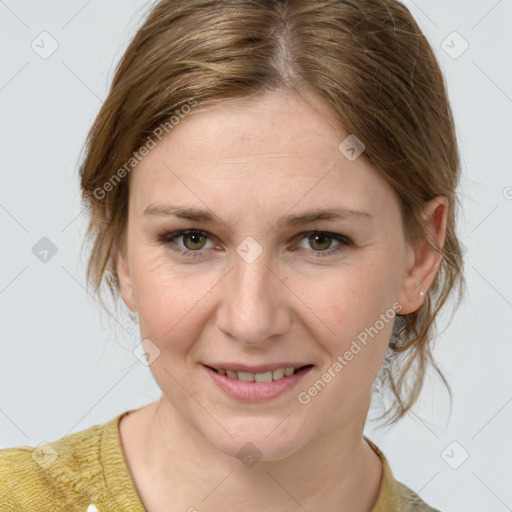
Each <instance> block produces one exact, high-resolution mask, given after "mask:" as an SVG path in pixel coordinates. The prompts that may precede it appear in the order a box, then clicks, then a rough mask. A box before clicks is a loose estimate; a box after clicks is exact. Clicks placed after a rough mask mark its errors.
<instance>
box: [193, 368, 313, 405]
mask: <svg viewBox="0 0 512 512" xmlns="http://www.w3.org/2000/svg"><path fill="white" fill-rule="evenodd" d="M279 364H282V363H279ZM202 366H203V368H204V369H205V370H206V373H207V374H208V375H209V376H210V378H211V379H212V380H213V382H214V383H215V384H217V386H218V387H219V388H220V389H221V390H222V391H224V393H226V394H227V395H228V396H229V397H231V398H234V399H236V400H239V401H242V402H265V401H268V400H274V399H276V398H278V397H279V396H281V395H283V394H285V393H286V392H289V391H290V390H291V389H293V388H294V387H295V386H297V385H298V383H299V382H300V381H301V380H302V379H303V378H304V377H305V376H306V375H307V374H308V373H309V372H310V371H311V370H312V369H313V367H314V365H312V364H310V365H306V366H302V367H301V368H300V369H298V370H297V371H296V372H294V373H293V374H291V375H289V376H280V375H278V378H277V379H273V378H271V379H269V376H272V377H273V372H274V371H275V372H279V368H276V369H275V370H273V372H270V371H268V372H260V373H256V374H252V373H250V372H232V371H231V370H226V372H229V373H234V374H235V377H234V378H233V377H231V376H230V375H229V374H228V375H222V374H221V373H219V371H217V370H215V369H213V368H211V367H210V366H207V365H204V364H203V365H202ZM241 366H242V365H238V366H236V367H237V368H240V367H241ZM269 366H271V365H269ZM269 366H265V367H264V369H268V368H269ZM274 366H275V365H274ZM232 367H235V365H232ZM242 367H243V366H242ZM245 368H247V366H245ZM249 368H261V367H254V366H253V367H249ZM268 374H270V375H268ZM258 375H260V376H263V377H262V378H263V380H259V379H258V378H256V379H251V380H249V379H248V378H247V377H248V376H249V377H251V376H252V377H257V376H258Z"/></svg>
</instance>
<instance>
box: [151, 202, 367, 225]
mask: <svg viewBox="0 0 512 512" xmlns="http://www.w3.org/2000/svg"><path fill="white" fill-rule="evenodd" d="M143 215H144V216H172V217H178V218H180V219H186V220H190V221H197V222H203V223H210V224H213V223H218V224H225V223H224V221H223V220H222V219H221V218H220V217H218V216H217V215H215V214H214V213H213V212H212V211H211V210H202V209H198V208H185V207H179V206H171V205H158V204H153V205H149V206H148V207H147V208H146V209H145V210H144V212H143ZM374 217H375V216H374V215H372V214H370V213H368V212H364V211H359V210H353V209H351V208H329V209H314V210H310V211H306V212H302V213H299V214H295V215H286V216H283V217H282V218H281V219H280V220H279V221H278V222H277V226H300V225H303V224H310V223H312V222H316V221H321V220H345V219H360V220H369V219H372V218H374Z"/></svg>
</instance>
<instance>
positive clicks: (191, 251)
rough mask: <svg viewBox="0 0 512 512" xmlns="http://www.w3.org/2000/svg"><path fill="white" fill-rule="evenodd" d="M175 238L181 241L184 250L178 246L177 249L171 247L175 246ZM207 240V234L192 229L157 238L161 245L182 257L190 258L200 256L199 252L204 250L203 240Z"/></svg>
mask: <svg viewBox="0 0 512 512" xmlns="http://www.w3.org/2000/svg"><path fill="white" fill-rule="evenodd" d="M177 238H182V239H183V244H184V246H185V247H184V248H182V247H180V246H179V245H178V246H177V248H176V247H173V246H176V245H177V244H176V243H175V242H174V240H175V239H177ZM207 238H208V233H206V232H204V231H197V230H192V229H189V230H186V231H176V232H174V233H164V234H163V235H161V236H159V237H158V239H159V241H160V242H161V243H163V244H164V245H168V246H170V247H171V249H172V250H174V251H177V252H179V253H180V254H182V255H185V256H190V257H192V258H195V257H197V256H201V254H200V252H199V251H201V249H203V248H204V242H205V239H207Z"/></svg>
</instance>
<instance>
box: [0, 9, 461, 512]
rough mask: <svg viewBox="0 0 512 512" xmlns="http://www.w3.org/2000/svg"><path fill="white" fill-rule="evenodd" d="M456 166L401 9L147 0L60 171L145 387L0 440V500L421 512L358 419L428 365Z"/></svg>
mask: <svg viewBox="0 0 512 512" xmlns="http://www.w3.org/2000/svg"><path fill="white" fill-rule="evenodd" d="M458 180H459V160H458V151H457V144H456V137H455V133H454V125H453V119H452V114H451V109H450V105H449V103H448V100H447V96H446V91H445V86H444V81H443V76H442V74H441V71H440V69H439V67H438V64H437V62H436V59H435V57H434V55H433V52H432V50H431V48H430V46H429V44H428V42H427V40H426V39H425V37H424V36H423V34H422V33H421V31H420V29H419V28H418V26H417V24H416V23H415V21H414V20H413V18H412V16H411V15H410V13H409V12H408V10H407V9H406V8H405V7H404V6H403V5H401V4H400V3H398V2H396V1H394V0H346V1H341V2H340V1H338V0H323V1H318V0H295V1H292V0H289V1H285V0H281V1H269V0H251V1H231V2H226V1H225V0H216V1H212V0H210V1H206V0H186V1H182V2H173V1H170V0H165V1H161V2H159V3H158V4H157V5H156V6H155V7H154V8H153V9H152V11H151V13H150V14H149V16H148V18H147V19H146V20H145V22H144V24H143V25H142V27H141V28H140V30H139V31H138V33H137V34H136V36H135V38H134V39H133V41H132V42H131V44H130V46H129V47H128V49H127V51H126V53H125V55H124V56H123V58H122V60H121V62H120V65H119V67H118V69H117V73H116V76H115V77H114V80H113V84H112V88H111V91H110V94H109V96H108V98H107V100H106V101H105V103H104V105H103V106H102V108H101V111H100V113H99V115H98V117H97V119H96V121H95V123H94V125H93V127H92V129H91V132H90V134H89V138H88V141H87V152H86V155H85V159H84V162H83V164H82V168H81V185H82V192H83V198H84V201H85V203H86V204H87V206H88V209H89V210H88V211H89V215H90V217H89V221H90V223H89V230H88V235H89V238H90V239H91V240H92V247H91V252H90V259H89V267H88V276H87V277H88V280H89V282H90V283H92V284H93V286H94V290H95V291H96V292H97V293H98V295H100V288H101V284H102V282H104V281H105V282H106V283H107V284H108V286H109V289H110V291H111V292H112V293H113V294H114V296H115V297H118V296H119V295H120V296H121V298H122V300H123V301H124V303H125V305H126V307H127V308H128V309H129V310H130V311H131V312H132V313H134V314H136V315H137V317H138V321H139V324H140V333H141V339H142V340H143V348H144V353H145V362H146V364H147V365H148V366H149V367H150V369H151V372H152V374H153V376H154V378H155V380H156V381H157V383H158V385H159V387H160V388H161V390H162V396H161V398H160V399H159V400H157V401H156V402H154V403H150V404H148V405H146V406H144V407H141V408H139V409H136V410H131V411H126V412H125V413H123V414H121V415H119V416H117V417H115V418H113V419H112V420H111V421H109V422H108V423H106V424H105V425H95V426H93V427H91V428H89V429H87V430H83V431H81V432H77V433H74V434H71V435H68V436H66V437H64V438H62V439H59V440H57V441H55V442H52V443H45V444H43V445H40V446H39V447H35V448H34V447H15V448H9V449H4V450H2V451H0V454H1V456H0V495H1V498H0V500H2V501H0V503H1V504H2V510H23V511H26V512H30V511H35V510H84V511H85V510H88V511H94V510H98V511H100V512H107V511H115V510H129V511H143V510H147V511H149V512H159V511H163V510H165V511H169V510H173V511H174V510H176V511H178V510H184V511H185V510H188V511H195V510H199V511H206V510H212V511H213V510H224V509H227V508H229V509H231V510H242V509H243V510H246V511H252V510H265V511H292V510H293V511H295V510H300V509H303V510H308V511H313V510H318V511H331V510H340V511H344V512H370V511H372V512H384V511H386V512H389V511H399V510H400V511H403V512H406V511H411V510H424V511H435V510H436V509H434V508H432V507H430V506H429V505H427V504H426V503H425V502H424V501H423V500H422V499H421V498H420V497H419V496H418V495H417V494H416V493H414V492H413V491H412V490H411V489H408V488H407V487H406V486H405V485H403V484H402V483H400V482H398V481H397V480H395V479H394V477H393V475H392V472H391V469H390V467H389V464H388V463H387V460H386V458H385V456H384V454H383V453H382V452H381V451H380V450H379V449H378V447H377V446H376V445H375V444H373V443H372V442H371V441H370V440H369V439H368V438H367V437H366V436H364V435H363V429H364V425H365V421H366V417H367V413H368V409H369V406H370V401H371V398H372V392H373V391H374V390H375V389H376V388H377V384H381V385H386V386H387V387H388V388H389V389H390V390H391V391H392V393H393V403H392V405H391V407H390V408H389V409H388V410H387V411H386V414H385V415H383V416H384V417H386V416H387V418H388V423H396V422H397V421H398V420H399V419H400V418H402V417H403V416H404V415H405V414H406V413H407V411H408V410H409V409H410V408H411V407H412V405H413V404H414V403H415V402H416V400H417V398H418V396H419V393H420V391H421V387H422V384H423V380H424V375H425V371H426V368H427V365H428V364H429V363H431V364H432V365H433V366H434V368H435V369H436V370H437V371H438V372H439V370H438V368H437V366H436V365H435V362H434V361H433V360H432V357H431V353H430V347H431V343H432V340H433V339H434V335H435V333H434V329H433V325H434V320H435V318H436V316H437V314H438V312H439V311H440V309H441V308H442V307H443V305H444V304H445V303H446V301H447V299H448V297H449V296H450V295H451V294H452V293H454V292H458V295H457V297H458V298H459V300H460V298H461V295H462V290H463V283H464V279H463V274H462V256H461V250H460V246H459V242H458V240H457V237H456V234H455V219H456V212H457V206H458V198H457V195H456V187H457V184H458ZM397 315H398V316H397ZM439 374H440V376H441V378H443V376H442V374H441V373H440V372H439ZM411 375H412V377H411ZM411 378H412V379H413V382H412V385H409V380H410V379H411ZM443 380H444V378H443ZM445 383H446V382H445ZM448 389H449V388H448Z"/></svg>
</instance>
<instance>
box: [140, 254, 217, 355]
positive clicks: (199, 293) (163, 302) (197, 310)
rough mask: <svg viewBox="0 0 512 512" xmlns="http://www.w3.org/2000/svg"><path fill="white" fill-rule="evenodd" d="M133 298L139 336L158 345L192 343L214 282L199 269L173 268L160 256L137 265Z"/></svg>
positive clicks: (181, 266) (141, 261)
mask: <svg viewBox="0 0 512 512" xmlns="http://www.w3.org/2000/svg"><path fill="white" fill-rule="evenodd" d="M136 268H137V269H138V271H137V273H136V279H135V280H136V292H135V293H136V296H137V305H138V316H139V324H140V330H141V335H142V336H143V337H147V338H150V339H154V340H155V343H157V344H158V345H161V344H164V343H168V342H169V341H170V340H172V346H173V347H176V348H179V346H180V345H181V344H180V343H179V341H178V340H179V339H183V340H186V339H189V340H190V339H194V334H195V331H196V330H198V328H199V326H200V325H201V323H202V322H201V310H202V308H203V306H204V304H205V302H204V301H207V300H208V299H207V296H208V295H209V293H210V291H211V290H212V289H213V288H214V286H215V283H216V280H215V279H212V275H210V274H208V273H199V272H197V268H198V267H193V266H188V267H187V266H186V265H173V264H172V263H170V262H169V260H166V259H165V258H164V257H162V256H161V255H158V256H157V255H154V256H150V255H146V257H145V258H144V257H140V258H139V259H138V261H136Z"/></svg>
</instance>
